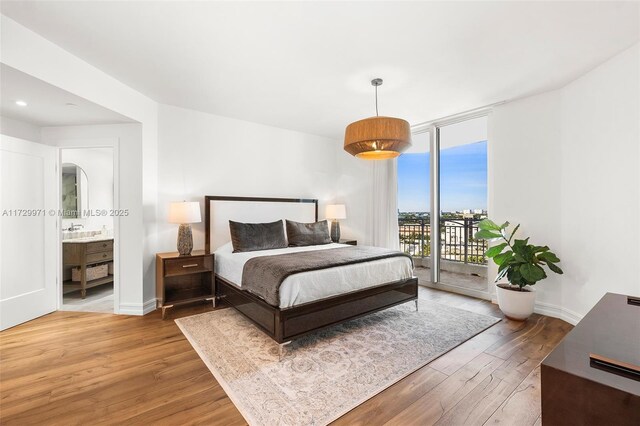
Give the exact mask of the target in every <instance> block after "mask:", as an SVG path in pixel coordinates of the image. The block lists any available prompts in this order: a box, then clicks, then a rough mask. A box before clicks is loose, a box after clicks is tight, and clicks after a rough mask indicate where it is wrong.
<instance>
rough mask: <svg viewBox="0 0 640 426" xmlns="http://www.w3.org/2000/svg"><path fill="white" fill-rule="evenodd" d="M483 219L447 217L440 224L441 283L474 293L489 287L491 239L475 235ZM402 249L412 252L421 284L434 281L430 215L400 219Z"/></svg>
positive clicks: (408, 252)
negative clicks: (475, 236) (431, 268)
mask: <svg viewBox="0 0 640 426" xmlns="http://www.w3.org/2000/svg"><path fill="white" fill-rule="evenodd" d="M478 222H480V219H474V218H443V219H442V225H441V226H440V282H441V283H442V284H447V285H451V286H455V287H461V288H464V289H467V290H473V291H474V292H478V291H480V292H483V291H486V290H487V258H486V257H485V256H484V253H485V251H486V250H487V247H488V246H487V242H486V241H484V240H476V239H474V238H473V236H474V235H475V233H476V232H477V231H478ZM398 226H399V230H400V250H401V251H403V252H405V253H407V254H410V255H411V256H412V257H413V259H414V263H415V265H416V271H415V272H416V276H418V279H419V281H420V282H421V283H424V284H427V283H429V282H430V271H429V270H428V269H429V268H430V267H431V257H430V256H431V224H430V223H429V219H428V218H419V219H398Z"/></svg>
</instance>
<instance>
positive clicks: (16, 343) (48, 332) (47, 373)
mask: <svg viewBox="0 0 640 426" xmlns="http://www.w3.org/2000/svg"><path fill="white" fill-rule="evenodd" d="M420 297H421V298H424V299H430V300H434V301H436V302H439V303H443V304H447V305H451V306H457V307H460V308H462V309H467V310H469V311H474V312H478V313H483V314H488V315H493V316H500V317H502V315H501V314H500V311H499V310H498V308H497V306H495V305H492V304H491V303H489V302H486V301H482V300H477V299H473V298H469V297H465V296H461V295H456V294H451V293H445V292H442V291H437V290H432V289H427V288H423V287H421V288H420ZM211 309H212V308H211V307H210V305H208V304H207V305H196V306H193V307H187V308H182V309H174V310H171V311H169V315H168V317H169V319H168V320H166V321H162V320H161V318H160V312H159V311H156V312H154V313H152V314H149V315H146V316H144V317H131V316H118V315H108V314H94V313H83V312H55V313H52V314H50V315H46V316H44V317H42V318H38V319H36V320H34V321H31V322H29V323H26V324H23V325H20V326H17V327H14V328H12V329H9V330H6V331H4V332H2V333H0V360H1V362H0V424H3V425H11V424H19V425H25V424H39V425H44V424H65V425H69V424H88V423H91V424H96V425H103V424H180V425H184V424H198V423H199V424H211V425H216V424H224V425H236V424H237V425H242V424H246V423H245V421H244V419H243V418H242V415H241V414H240V413H239V412H238V410H237V409H236V408H235V406H234V405H233V403H232V402H231V401H230V400H229V398H228V397H227V396H226V394H225V393H224V391H223V390H222V388H221V387H220V386H219V385H218V383H217V381H216V380H215V379H214V377H213V376H212V375H211V373H210V372H209V370H208V369H207V367H206V366H205V365H204V363H203V362H202V361H201V360H200V358H199V357H198V355H197V354H196V352H195V351H194V350H193V348H192V347H191V345H190V344H189V342H187V340H186V339H185V338H184V337H183V335H182V333H181V332H180V330H179V329H178V327H177V326H176V325H175V323H174V322H173V321H172V320H171V319H173V318H177V317H179V316H188V315H193V314H196V313H201V312H206V311H208V310H211ZM570 329H571V325H569V324H567V323H565V322H564V321H561V320H558V319H554V318H549V317H544V316H540V315H534V316H533V317H532V318H530V319H529V320H528V321H526V322H524V323H520V322H515V321H510V320H503V321H501V322H500V323H498V324H496V325H495V326H493V327H491V328H489V329H488V330H486V331H485V332H483V333H481V334H479V335H477V336H476V337H474V338H472V339H470V340H468V341H467V342H465V343H463V344H462V345H460V346H458V347H457V348H456V349H454V350H452V351H450V352H448V353H447V354H445V355H443V356H442V357H440V358H439V359H437V360H435V361H433V362H432V363H430V364H428V365H427V366H425V367H423V368H421V369H419V370H418V371H416V372H415V373H413V374H411V375H409V376H408V377H406V378H405V379H403V380H401V381H400V382H398V383H396V384H395V385H393V386H391V387H390V388H388V389H387V390H385V391H383V392H382V393H380V394H378V395H377V396H375V397H374V398H372V399H370V400H369V401H367V402H365V403H364V404H362V405H360V406H358V407H357V408H356V409H354V410H352V411H351V412H349V413H347V414H346V415H344V416H343V417H341V418H340V419H338V420H337V421H336V422H335V424H337V425H347V424H348V425H352V424H376V425H381V424H388V425H407V424H420V425H428V424H438V425H462V424H496V423H502V424H506V425H510V424H518V425H534V424H536V423H539V416H540V390H539V389H540V376H539V368H538V365H539V363H540V361H541V360H542V359H543V358H544V357H545V356H546V354H547V353H549V352H550V351H551V349H552V348H553V347H554V346H555V345H556V344H557V343H558V342H559V341H560V340H561V339H562V337H564V335H565V334H566V333H567V332H568V331H569V330H570Z"/></svg>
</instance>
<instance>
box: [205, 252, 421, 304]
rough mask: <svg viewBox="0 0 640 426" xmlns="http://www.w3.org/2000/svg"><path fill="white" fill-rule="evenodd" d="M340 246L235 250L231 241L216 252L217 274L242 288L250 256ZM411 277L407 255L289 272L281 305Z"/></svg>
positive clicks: (282, 287)
mask: <svg viewBox="0 0 640 426" xmlns="http://www.w3.org/2000/svg"><path fill="white" fill-rule="evenodd" d="M339 247H345V245H344V244H333V243H332V244H324V245H319V246H307V247H287V248H282V249H274V250H261V251H252V252H242V253H233V246H232V244H231V243H230V242H229V243H227V244H225V245H223V246H222V247H220V248H218V249H217V250H216V251H215V273H216V274H218V275H219V276H220V277H222V278H224V279H225V280H227V281H229V282H231V283H232V284H234V285H236V286H238V287H242V271H243V269H244V264H245V263H246V262H247V261H248V260H249V259H251V258H254V257H259V256H271V255H274V254H284V253H294V252H301V251H311V250H330V249H335V248H339ZM412 276H413V269H412V267H411V260H410V259H408V258H407V257H404V256H402V257H400V256H398V257H392V258H388V259H381V260H374V261H371V262H363V263H356V264H353V265H344V266H336V267H333V268H328V269H321V270H318V271H309V272H301V273H299V274H294V275H290V276H289V277H287V278H286V279H285V280H284V281H283V282H282V285H281V286H280V307H281V308H288V307H291V306H295V305H300V304H302V303H307V302H313V301H314V300H320V299H324V298H326V297H331V296H335V295H338V294H343V293H348V292H351V291H355V290H361V289H363V288H367V287H375V286H377V285H381V284H385V283H389V282H393V281H398V280H401V279H407V278H411V277H412Z"/></svg>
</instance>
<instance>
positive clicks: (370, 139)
mask: <svg viewBox="0 0 640 426" xmlns="http://www.w3.org/2000/svg"><path fill="white" fill-rule="evenodd" d="M410 146H411V128H410V127H409V123H408V122H407V121H405V120H403V119H401V118H393V117H370V118H365V119H364V120H359V121H356V122H353V123H351V124H349V125H348V126H347V129H346V131H345V133H344V150H345V151H347V152H348V153H349V154H351V155H355V156H356V157H358V158H362V159H364V160H386V159H388V158H395V157H397V156H399V155H400V154H401V153H402V152H403V151H404V150H406V149H407V148H409V147H410Z"/></svg>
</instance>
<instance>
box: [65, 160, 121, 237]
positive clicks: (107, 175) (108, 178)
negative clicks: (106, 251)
mask: <svg viewBox="0 0 640 426" xmlns="http://www.w3.org/2000/svg"><path fill="white" fill-rule="evenodd" d="M61 151H62V152H61V154H60V159H61V162H62V164H65V163H71V164H75V165H76V166H79V167H80V168H81V169H82V170H83V171H84V173H85V174H86V176H87V200H86V201H87V203H86V204H84V203H83V205H86V208H87V209H88V210H91V211H93V212H94V213H97V212H98V211H99V210H105V211H107V212H110V211H111V210H113V148H75V149H74V148H69V149H62V150H61ZM71 223H75V224H81V225H82V226H83V230H84V231H99V230H101V229H102V227H103V226H104V227H105V228H106V229H108V230H111V229H113V216H111V215H110V214H107V215H102V214H90V215H86V216H84V217H82V218H80V219H63V220H62V228H63V229H67V228H69V226H70V225H71Z"/></svg>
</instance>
